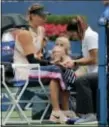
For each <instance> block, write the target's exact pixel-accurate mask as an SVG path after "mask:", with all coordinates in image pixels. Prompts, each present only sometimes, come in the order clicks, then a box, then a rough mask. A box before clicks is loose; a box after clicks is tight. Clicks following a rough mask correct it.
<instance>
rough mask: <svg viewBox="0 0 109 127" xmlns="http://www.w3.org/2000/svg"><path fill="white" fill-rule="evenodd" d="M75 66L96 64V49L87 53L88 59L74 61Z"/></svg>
mask: <svg viewBox="0 0 109 127" xmlns="http://www.w3.org/2000/svg"><path fill="white" fill-rule="evenodd" d="M74 62H75V64H77V65H95V64H97V63H98V49H92V50H90V51H89V57H86V58H81V59H78V60H75V61H74Z"/></svg>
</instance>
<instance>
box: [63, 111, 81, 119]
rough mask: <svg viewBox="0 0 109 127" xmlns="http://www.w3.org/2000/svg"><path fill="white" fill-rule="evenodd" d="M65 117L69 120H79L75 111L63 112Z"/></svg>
mask: <svg viewBox="0 0 109 127" xmlns="http://www.w3.org/2000/svg"><path fill="white" fill-rule="evenodd" d="M63 113H64V115H65V116H66V117H68V118H79V117H77V115H76V113H75V112H74V111H70V110H68V111H63Z"/></svg>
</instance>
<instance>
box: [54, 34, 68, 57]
mask: <svg viewBox="0 0 109 127" xmlns="http://www.w3.org/2000/svg"><path fill="white" fill-rule="evenodd" d="M58 42H61V43H62V44H63V45H64V47H65V50H66V51H65V52H66V54H67V55H69V54H70V41H69V39H68V38H67V37H64V36H62V37H58V38H57V39H56V43H58Z"/></svg>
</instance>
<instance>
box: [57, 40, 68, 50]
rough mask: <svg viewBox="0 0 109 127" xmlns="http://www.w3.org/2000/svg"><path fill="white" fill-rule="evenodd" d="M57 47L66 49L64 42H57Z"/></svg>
mask: <svg viewBox="0 0 109 127" xmlns="http://www.w3.org/2000/svg"><path fill="white" fill-rule="evenodd" d="M56 46H59V47H60V48H64V49H66V45H65V44H64V43H63V42H62V41H56Z"/></svg>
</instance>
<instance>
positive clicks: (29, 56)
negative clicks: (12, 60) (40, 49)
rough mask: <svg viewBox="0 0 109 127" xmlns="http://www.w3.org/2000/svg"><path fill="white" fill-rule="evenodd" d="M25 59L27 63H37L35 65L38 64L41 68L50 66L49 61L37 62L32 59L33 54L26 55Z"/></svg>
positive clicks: (37, 60)
mask: <svg viewBox="0 0 109 127" xmlns="http://www.w3.org/2000/svg"><path fill="white" fill-rule="evenodd" d="M26 58H27V60H28V62H29V63H37V64H40V65H42V66H46V65H51V63H50V61H48V60H39V59H37V58H35V57H34V54H29V55H26Z"/></svg>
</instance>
